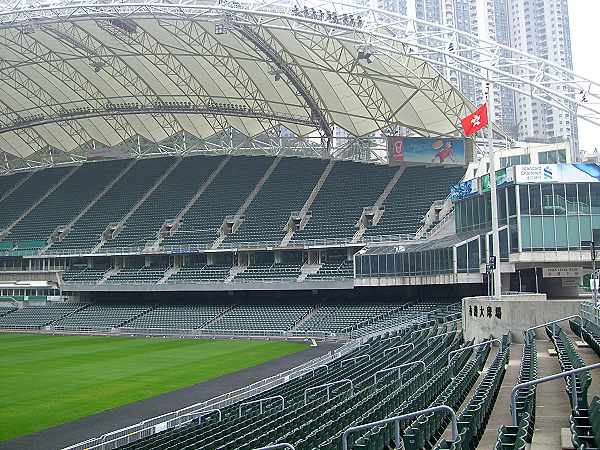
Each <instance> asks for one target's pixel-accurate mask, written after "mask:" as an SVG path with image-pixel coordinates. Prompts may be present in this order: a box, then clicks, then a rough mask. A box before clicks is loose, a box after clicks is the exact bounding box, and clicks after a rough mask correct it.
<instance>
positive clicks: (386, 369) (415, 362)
mask: <svg viewBox="0 0 600 450" xmlns="http://www.w3.org/2000/svg"><path fill="white" fill-rule="evenodd" d="M417 364H419V365H420V366H422V367H423V372H425V371H426V370H427V368H426V366H425V361H422V360H419V361H413V362H409V363H406V364H400V365H399V366H393V367H387V368H385V369H381V370H378V371H377V372H375V373H374V374H373V378H374V379H375V383H377V375H379V374H380V373H385V372H391V371H392V370H397V371H398V378H402V374H401V373H400V369H403V368H404V367H411V366H415V365H417Z"/></svg>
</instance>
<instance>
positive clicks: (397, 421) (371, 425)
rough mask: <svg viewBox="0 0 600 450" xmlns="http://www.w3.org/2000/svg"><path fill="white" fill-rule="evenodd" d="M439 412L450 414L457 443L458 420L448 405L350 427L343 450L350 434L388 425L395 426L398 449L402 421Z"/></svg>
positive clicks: (453, 435)
mask: <svg viewBox="0 0 600 450" xmlns="http://www.w3.org/2000/svg"><path fill="white" fill-rule="evenodd" d="M439 411H443V412H447V413H448V414H450V419H451V428H450V429H451V431H452V441H453V442H454V441H456V439H457V438H458V420H457V419H456V412H454V410H453V409H452V408H450V407H449V406H447V405H438V406H432V407H431V408H427V409H422V410H420V411H414V412H411V413H407V414H402V415H401V416H395V417H390V418H388V419H383V420H378V421H377V422H371V423H365V424H363V425H358V426H356V427H350V428H348V429H347V430H346V431H344V432H343V433H342V450H348V436H349V435H350V433H355V432H357V431H362V430H370V429H372V428H375V427H378V426H381V425H387V424H388V423H393V424H394V442H395V443H396V448H398V447H399V446H400V445H401V444H400V442H402V441H401V440H400V439H401V437H400V421H401V420H407V419H412V418H414V417H419V416H422V415H423V414H430V413H436V412H439Z"/></svg>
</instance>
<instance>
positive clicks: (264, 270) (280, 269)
mask: <svg viewBox="0 0 600 450" xmlns="http://www.w3.org/2000/svg"><path fill="white" fill-rule="evenodd" d="M301 267H302V264H262V265H259V264H257V265H252V266H248V268H247V269H246V270H244V271H243V272H240V273H238V274H237V275H236V276H235V278H234V281H277V280H288V281H295V280H296V279H297V278H298V277H299V276H300V268H301Z"/></svg>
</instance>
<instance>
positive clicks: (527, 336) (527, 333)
mask: <svg viewBox="0 0 600 450" xmlns="http://www.w3.org/2000/svg"><path fill="white" fill-rule="evenodd" d="M570 319H579V320H580V322H581V329H582V330H583V329H584V325H585V324H584V321H583V317H581V316H580V315H579V314H573V315H572V316H567V317H562V318H560V319H556V320H551V321H550V322H546V323H542V324H540V325H536V326H534V327H529V328H527V329H526V330H525V331H523V340H524V341H525V342H529V339H530V335H531V333H530V331H533V330H537V329H538V328H543V327H547V326H548V325H553V324H555V323H560V322H564V321H565V320H570Z"/></svg>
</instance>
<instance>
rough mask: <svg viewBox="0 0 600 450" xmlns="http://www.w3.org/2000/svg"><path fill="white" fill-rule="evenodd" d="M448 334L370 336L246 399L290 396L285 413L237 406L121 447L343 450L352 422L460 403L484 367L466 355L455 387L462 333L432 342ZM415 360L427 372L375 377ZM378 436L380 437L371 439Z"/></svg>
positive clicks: (269, 405) (356, 441)
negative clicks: (284, 445)
mask: <svg viewBox="0 0 600 450" xmlns="http://www.w3.org/2000/svg"><path fill="white" fill-rule="evenodd" d="M446 330H447V328H446V327H441V328H439V329H427V330H422V331H420V332H417V333H415V334H414V335H411V332H410V331H411V330H406V331H405V332H402V333H398V334H397V335H394V336H390V339H386V340H383V339H380V338H374V339H371V340H369V342H368V344H369V345H365V346H362V347H360V348H357V349H355V350H353V351H351V352H350V353H348V354H347V355H345V356H343V357H340V358H338V359H336V360H334V361H333V362H331V363H329V364H328V369H327V370H316V371H314V372H310V371H309V372H308V373H307V374H305V375H303V376H300V377H297V378H294V379H291V380H289V381H287V382H285V383H283V384H281V385H279V386H276V387H274V388H271V389H269V390H268V391H266V392H262V393H260V394H258V395H256V396H255V397H251V398H249V399H245V400H244V402H248V401H252V400H257V399H261V398H267V397H274V396H282V397H283V398H284V399H285V409H284V410H283V411H282V410H281V409H282V408H281V402H280V401H278V400H272V401H266V402H264V404H263V411H262V413H260V412H259V405H258V404H254V405H247V406H243V407H242V408H241V410H242V411H241V414H240V413H239V410H240V407H239V404H237V403H236V404H233V405H231V406H228V407H225V408H223V409H222V420H220V421H217V420H216V415H212V416H211V417H205V418H203V420H202V423H201V424H198V422H197V421H191V422H188V423H186V424H183V425H181V426H179V427H176V428H171V429H168V430H165V431H163V432H160V433H157V434H154V435H152V436H149V437H146V438H144V439H141V440H139V441H137V442H134V443H130V444H127V445H125V446H124V447H121V448H122V449H123V450H125V449H126V450H150V449H167V448H177V449H178V450H191V449H199V448H207V449H208V448H210V449H218V448H223V449H225V448H228V449H240V450H250V449H255V448H262V447H264V446H267V445H271V444H274V443H276V442H288V443H290V444H292V445H293V446H294V447H295V448H296V449H298V450H310V449H330V450H334V449H339V448H341V447H340V437H341V433H342V432H343V431H344V430H345V429H346V428H348V427H349V426H352V425H354V424H357V423H366V422H371V421H375V420H378V419H381V418H384V417H389V416H393V415H398V414H402V413H403V412H408V411H414V410H416V409H421V408H423V407H426V406H429V405H430V404H432V403H433V402H435V401H436V399H438V398H440V395H442V394H444V395H445V396H446V397H447V398H449V400H450V401H451V402H453V404H458V405H460V404H461V403H462V400H463V399H464V397H465V396H466V394H467V393H468V389H467V388H466V387H465V386H464V385H462V384H461V383H459V381H458V380H467V379H468V380H469V382H472V379H473V378H475V377H477V375H478V374H477V371H476V370H474V368H475V369H477V368H479V366H480V364H481V360H482V359H484V358H483V356H480V355H481V353H479V352H478V353H477V354H474V353H473V352H472V351H465V352H462V353H461V354H460V355H459V356H458V357H457V358H456V359H455V365H456V368H455V371H456V375H457V381H456V382H454V383H452V378H451V374H450V371H449V368H448V367H447V364H446V358H447V355H448V353H449V352H450V351H451V350H455V349H458V348H459V347H460V345H461V342H462V336H461V335H460V333H453V334H451V335H446V336H443V337H441V338H439V339H433V340H431V341H428V337H430V336H433V335H435V333H443V332H445V331H446ZM409 342H411V343H413V344H414V348H413V349H412V350H411V349H408V350H407V351H406V352H402V353H399V352H385V350H386V349H388V348H390V347H393V346H398V345H401V344H406V343H409ZM471 358H474V359H475V361H474V362H473V361H472V360H471ZM414 360H422V361H424V363H425V365H426V369H425V371H421V370H417V369H416V368H413V369H410V368H408V369H406V370H405V371H403V376H402V377H400V378H399V377H398V374H397V373H396V372H388V373H387V374H381V376H379V377H378V378H377V380H375V379H374V374H375V373H376V372H377V371H378V370H380V369H383V368H387V367H391V366H397V365H399V364H403V363H406V362H409V361H414ZM342 380H351V381H352V383H353V390H351V389H349V383H348V382H347V381H343V382H342ZM335 381H340V383H339V384H337V385H334V386H332V387H331V390H330V395H329V396H326V394H325V389H324V388H322V389H314V390H312V391H311V392H310V393H309V394H308V396H307V399H306V400H307V401H306V402H305V399H304V397H305V391H306V389H308V388H312V387H317V386H322V385H323V384H325V383H331V382H335ZM240 416H241V417H240ZM213 417H214V418H213ZM408 425H409V424H406V425H405V426H408ZM390 430H391V427H389V428H388V427H382V428H377V429H373V430H372V431H369V436H367V437H366V438H367V439H373V445H372V446H371V445H366V442H365V441H364V439H365V438H363V437H361V433H355V434H353V435H351V436H350V442H349V448H354V449H363V448H365V449H366V448H369V449H373V450H375V449H377V450H381V449H383V448H384V445H387V444H388V443H390V439H389V436H390V435H389V434H387V435H385V436H384V434H385V433H386V432H389V431H390ZM375 432H376V433H377V434H378V436H376V435H375V434H373V433H375ZM379 437H380V438H381V439H379ZM390 447H392V446H390ZM393 447H396V446H395V445H394V446H393ZM396 448H397V447H396Z"/></svg>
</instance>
